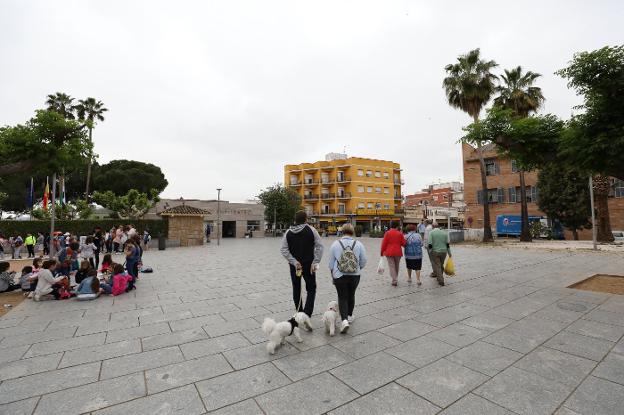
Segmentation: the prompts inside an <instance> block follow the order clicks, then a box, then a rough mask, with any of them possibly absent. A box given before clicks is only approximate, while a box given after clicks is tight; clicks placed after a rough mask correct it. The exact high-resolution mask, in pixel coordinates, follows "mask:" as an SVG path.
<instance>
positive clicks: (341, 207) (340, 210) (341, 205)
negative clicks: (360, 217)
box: [338, 203, 345, 213]
mask: <svg viewBox="0 0 624 415" xmlns="http://www.w3.org/2000/svg"><path fill="white" fill-rule="evenodd" d="M338 213H345V205H344V203H339V204H338Z"/></svg>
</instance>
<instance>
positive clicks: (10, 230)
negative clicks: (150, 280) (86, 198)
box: [0, 219, 169, 238]
mask: <svg viewBox="0 0 624 415" xmlns="http://www.w3.org/2000/svg"><path fill="white" fill-rule="evenodd" d="M128 223H131V224H133V225H134V226H135V227H136V230H137V232H138V233H139V234H142V233H143V231H144V230H145V229H146V228H147V229H149V232H150V234H151V235H152V237H153V238H157V237H158V235H159V234H160V233H161V232H162V233H163V235H164V236H167V233H168V230H169V222H168V220H167V219H162V220H159V219H149V220H148V219H140V220H139V219H93V220H91V219H90V220H57V221H55V222H54V230H55V231H63V232H69V233H71V234H75V235H88V234H89V233H91V231H93V228H95V227H96V226H99V227H100V228H102V229H103V230H104V231H107V230H109V229H110V228H112V227H113V226H119V225H124V224H128ZM29 232H30V233H32V234H37V232H42V233H45V232H50V221H49V220H24V221H20V220H3V221H0V234H3V235H4V236H5V237H7V238H8V237H10V236H12V235H13V234H14V233H17V234H18V235H21V236H22V237H25V236H26V234H27V233H29Z"/></svg>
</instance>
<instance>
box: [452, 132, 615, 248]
mask: <svg viewBox="0 0 624 415" xmlns="http://www.w3.org/2000/svg"><path fill="white" fill-rule="evenodd" d="M462 156H463V168H464V196H465V201H466V213H465V215H466V219H465V226H466V227H467V228H477V229H479V228H483V198H484V197H487V198H488V199H487V200H488V202H489V206H490V226H491V227H492V230H493V231H495V229H496V217H497V216H498V215H520V179H519V175H518V169H517V166H516V163H515V162H514V160H511V159H509V158H505V157H501V156H500V155H499V154H498V152H497V151H496V148H495V146H494V145H487V146H485V147H484V157H485V170H486V175H487V179H488V191H487V192H486V193H485V194H484V192H483V191H482V190H481V187H482V186H481V173H480V169H479V158H478V156H477V153H476V149H475V148H474V147H472V146H470V145H468V144H462ZM525 186H526V195H527V202H528V203H527V205H528V210H529V216H541V217H546V215H545V214H544V212H542V211H540V210H539V207H538V205H537V200H538V198H539V192H538V190H537V172H536V171H531V172H526V173H525ZM609 214H610V219H611V227H612V229H614V230H616V229H617V230H621V229H624V182H623V181H621V180H617V179H612V181H611V195H610V197H609ZM579 235H580V237H581V238H582V239H591V232H590V231H584V232H580V233H579ZM570 237H571V236H570V235H569V233H568V232H566V238H570Z"/></svg>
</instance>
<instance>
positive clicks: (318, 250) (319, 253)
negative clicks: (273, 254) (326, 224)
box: [280, 223, 323, 266]
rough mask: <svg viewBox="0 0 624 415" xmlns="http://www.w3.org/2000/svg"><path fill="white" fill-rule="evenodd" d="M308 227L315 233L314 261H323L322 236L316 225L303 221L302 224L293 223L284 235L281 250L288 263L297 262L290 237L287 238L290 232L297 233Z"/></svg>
mask: <svg viewBox="0 0 624 415" xmlns="http://www.w3.org/2000/svg"><path fill="white" fill-rule="evenodd" d="M306 227H309V228H310V230H312V233H313V234H314V260H313V262H312V263H313V264H318V263H319V262H321V258H322V257H323V242H322V241H321V236H320V235H319V234H318V232H317V231H316V229H314V227H312V226H310V225H308V224H307V223H303V224H301V225H293V226H291V227H290V229H288V230H287V231H286V233H285V234H284V237H283V238H282V247H281V248H280V252H281V253H282V256H283V257H284V258H286V261H288V263H289V264H291V265H293V266H295V265H296V264H297V260H296V259H295V257H294V256H293V255H292V253H291V252H290V247H289V246H288V239H287V237H288V233H289V232H292V233H295V234H297V233H299V232H301V231H302V230H304V229H305V228H306Z"/></svg>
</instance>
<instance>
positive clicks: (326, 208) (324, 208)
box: [323, 205, 330, 214]
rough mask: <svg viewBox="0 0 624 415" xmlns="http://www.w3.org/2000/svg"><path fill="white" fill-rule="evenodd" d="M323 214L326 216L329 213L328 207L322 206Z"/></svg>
mask: <svg viewBox="0 0 624 415" xmlns="http://www.w3.org/2000/svg"><path fill="white" fill-rule="evenodd" d="M323 213H324V214H328V213H330V212H329V205H323Z"/></svg>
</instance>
